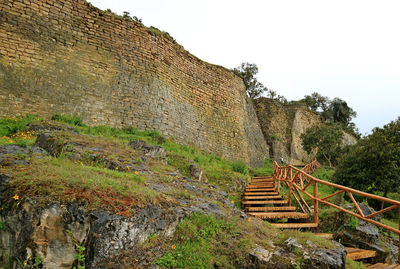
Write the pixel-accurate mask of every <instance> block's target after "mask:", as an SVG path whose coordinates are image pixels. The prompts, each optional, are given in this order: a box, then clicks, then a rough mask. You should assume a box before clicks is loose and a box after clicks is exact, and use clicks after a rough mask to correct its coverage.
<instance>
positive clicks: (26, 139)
mask: <svg viewBox="0 0 400 269" xmlns="http://www.w3.org/2000/svg"><path fill="white" fill-rule="evenodd" d="M38 120H40V119H39V118H38V117H36V116H34V115H30V114H27V115H25V116H20V117H15V118H4V119H0V145H8V144H17V145H20V146H22V147H28V146H32V145H33V144H34V143H35V140H36V136H35V134H34V133H33V132H30V131H27V125H28V124H29V123H32V122H35V121H38Z"/></svg>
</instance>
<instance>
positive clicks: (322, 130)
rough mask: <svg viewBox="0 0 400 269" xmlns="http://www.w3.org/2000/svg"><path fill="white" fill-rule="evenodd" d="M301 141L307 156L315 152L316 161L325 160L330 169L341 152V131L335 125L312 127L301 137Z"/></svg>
mask: <svg viewBox="0 0 400 269" xmlns="http://www.w3.org/2000/svg"><path fill="white" fill-rule="evenodd" d="M301 139H302V145H303V148H304V150H305V151H306V152H307V153H308V154H311V153H313V152H316V154H317V159H318V160H320V161H321V159H323V160H325V161H326V162H327V163H328V164H329V166H330V167H332V165H333V164H336V163H337V159H338V158H339V156H340V154H341V152H342V151H343V143H342V139H343V131H342V128H340V126H339V125H337V124H333V123H331V124H323V125H314V126H312V127H310V128H308V129H307V130H306V131H305V132H304V133H303V134H302V135H301Z"/></svg>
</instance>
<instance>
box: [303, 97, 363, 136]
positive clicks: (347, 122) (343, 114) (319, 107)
mask: <svg viewBox="0 0 400 269" xmlns="http://www.w3.org/2000/svg"><path fill="white" fill-rule="evenodd" d="M301 101H302V102H304V103H305V104H306V105H307V107H308V108H309V109H310V110H312V111H314V112H317V113H318V114H320V115H321V117H322V118H323V119H324V121H325V122H336V123H339V124H340V125H341V126H342V127H343V129H344V130H346V131H348V132H350V133H351V134H353V135H355V136H356V137H360V134H359V132H358V130H357V128H356V126H355V124H354V123H353V122H351V120H352V119H353V118H354V117H356V116H357V113H356V112H355V111H354V110H353V109H352V108H351V107H349V106H348V104H347V102H346V101H344V100H342V99H340V98H334V99H333V100H330V99H329V98H328V97H326V96H322V95H321V94H319V93H317V92H314V93H312V94H311V95H306V96H304V98H303V99H302V100H301Z"/></svg>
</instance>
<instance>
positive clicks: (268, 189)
mask: <svg viewBox="0 0 400 269" xmlns="http://www.w3.org/2000/svg"><path fill="white" fill-rule="evenodd" d="M245 191H246V192H248V191H275V189H274V188H260V189H257V188H256V189H252V188H250V189H248V188H246V189H245Z"/></svg>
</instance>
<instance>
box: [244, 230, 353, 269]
mask: <svg viewBox="0 0 400 269" xmlns="http://www.w3.org/2000/svg"><path fill="white" fill-rule="evenodd" d="M332 245H333V247H332V248H329V249H328V248H321V247H317V246H315V245H314V244H313V243H312V242H311V241H307V242H306V244H300V243H298V242H297V240H296V239H295V238H292V237H290V238H288V239H287V240H286V241H285V242H284V243H283V244H282V246H280V248H279V249H278V250H273V251H268V250H266V249H265V248H263V247H261V246H256V247H255V248H254V249H252V250H251V251H250V253H249V258H250V260H251V261H252V263H253V264H254V266H255V268H326V269H342V268H345V266H346V264H345V260H346V254H347V253H346V249H345V248H344V247H343V246H342V245H341V244H339V243H337V242H335V241H332ZM296 253H302V257H301V262H299V256H298V255H296Z"/></svg>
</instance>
